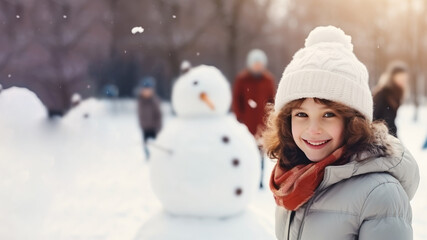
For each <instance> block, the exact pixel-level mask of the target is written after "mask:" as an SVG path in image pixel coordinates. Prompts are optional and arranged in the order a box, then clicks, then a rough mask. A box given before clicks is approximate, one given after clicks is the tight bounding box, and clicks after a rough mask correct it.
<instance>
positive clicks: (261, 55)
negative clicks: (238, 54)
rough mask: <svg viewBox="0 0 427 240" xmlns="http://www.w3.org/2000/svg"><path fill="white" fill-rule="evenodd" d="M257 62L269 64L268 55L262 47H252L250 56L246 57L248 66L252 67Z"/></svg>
mask: <svg viewBox="0 0 427 240" xmlns="http://www.w3.org/2000/svg"><path fill="white" fill-rule="evenodd" d="M257 62H259V63H262V64H263V65H264V66H267V55H266V54H265V52H264V51H262V50H260V49H252V50H251V51H250V52H249V53H248V57H247V58H246V66H247V67H249V68H250V67H251V66H252V65H254V64H255V63H257Z"/></svg>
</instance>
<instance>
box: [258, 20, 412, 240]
mask: <svg viewBox="0 0 427 240" xmlns="http://www.w3.org/2000/svg"><path fill="white" fill-rule="evenodd" d="M372 112H373V103H372V96H371V92H370V90H369V86H368V72H367V70H366V67H365V66H364V65H363V64H362V63H361V62H359V60H358V59H357V58H356V56H355V55H354V54H353V45H352V44H351V38H350V37H349V36H347V35H345V33H344V32H343V31H342V30H341V29H338V28H335V27H332V26H328V27H318V28H316V29H314V30H313V31H312V32H311V33H310V34H309V36H308V38H307V39H306V42H305V48H303V49H301V50H300V51H298V52H297V53H296V54H295V56H294V57H293V60H292V61H291V63H290V64H289V65H288V66H287V67H286V69H285V71H284V73H283V77H282V79H281V82H280V84H279V87H278V91H277V94H276V99H275V106H274V112H272V113H271V114H270V116H269V121H268V129H267V131H266V132H265V133H264V147H265V149H266V152H267V154H268V155H269V156H270V158H272V159H277V160H278V161H277V164H276V166H275V167H274V169H273V172H272V175H271V180H270V189H271V190H272V192H273V195H274V198H275V201H276V203H277V205H278V206H277V208H276V236H277V238H278V239H290V240H347V239H353V240H354V239H359V240H367V239H375V240H382V239H384V240H385V239H387V240H390V239H391V240H394V239H395V240H398V239H399V240H402V239H412V227H411V219H412V212H411V206H410V204H409V201H410V199H412V197H413V196H414V194H415V191H416V189H417V187H418V182H419V171H418V166H417V164H416V162H415V160H414V159H413V157H412V156H411V154H410V153H409V152H408V151H407V150H406V149H405V148H404V147H403V146H402V145H401V144H400V142H399V140H397V139H396V138H394V137H393V136H391V135H389V134H388V132H387V127H386V126H385V125H384V124H383V123H372Z"/></svg>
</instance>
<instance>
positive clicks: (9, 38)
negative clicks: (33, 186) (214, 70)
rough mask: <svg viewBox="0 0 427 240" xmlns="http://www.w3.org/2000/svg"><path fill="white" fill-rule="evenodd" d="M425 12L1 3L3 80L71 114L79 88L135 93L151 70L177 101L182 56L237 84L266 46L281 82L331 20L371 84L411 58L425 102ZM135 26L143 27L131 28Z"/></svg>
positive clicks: (350, 4) (310, 4) (411, 2)
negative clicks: (314, 33) (251, 55)
mask: <svg viewBox="0 0 427 240" xmlns="http://www.w3.org/2000/svg"><path fill="white" fill-rule="evenodd" d="M426 16H427V3H426V1H424V0H405V1H401V0H377V1H369V0H349V1H345V2H343V1H335V0H322V1H320V0H298V1H297V0H200V1H192V0H180V1H177V0H139V1H131V0H130V1H120V0H97V1H82V0H75V1H66V0H63V1H57V0H38V1H35V0H25V1H12V0H1V1H0V28H1V32H2V33H3V34H1V35H0V48H1V49H0V83H1V84H2V85H3V88H8V87H10V86H21V87H26V88H28V89H30V90H32V91H33V92H35V93H36V94H37V96H38V97H39V98H40V99H41V101H42V102H43V104H44V105H45V106H46V107H47V108H48V109H52V110H56V111H66V110H67V109H68V108H69V107H70V106H71V103H70V99H71V96H72V94H73V93H79V94H80V95H82V96H83V97H84V98H86V97H88V96H93V95H102V94H103V92H102V90H103V89H104V87H105V86H106V85H107V84H114V85H115V86H117V87H118V89H119V96H120V97H130V96H132V94H133V87H134V86H135V85H136V82H137V80H138V79H139V78H140V77H142V76H147V75H150V76H154V77H155V78H156V79H157V86H156V88H157V89H156V90H157V92H158V94H159V95H160V97H161V98H163V99H165V100H169V99H170V96H171V87H172V84H173V82H174V79H175V77H176V76H177V75H178V73H179V65H180V63H181V61H182V60H183V59H187V60H189V61H190V62H191V63H192V64H193V65H199V64H202V63H203V64H209V65H214V66H216V67H218V68H219V69H221V70H222V71H223V72H224V74H225V75H226V77H227V78H228V79H229V80H230V81H231V82H232V80H233V78H234V77H235V75H236V74H237V73H238V71H239V70H240V69H241V68H243V67H244V66H245V58H246V54H247V52H248V51H249V50H250V49H252V48H260V49H263V50H264V51H265V52H266V53H267V55H268V57H269V69H270V70H271V71H272V73H273V74H274V76H275V77H276V79H279V77H280V76H281V73H282V71H283V69H284V67H285V66H286V65H287V64H288V63H289V62H290V60H291V58H292V55H293V54H294V53H295V52H296V51H297V50H298V49H299V48H301V47H302V46H303V44H304V39H305V37H306V36H307V34H308V32H309V31H310V30H311V29H313V28H314V27H315V26H318V25H329V24H331V25H335V26H337V27H340V28H342V29H343V30H344V31H345V32H346V33H347V34H349V35H351V36H352V37H353V44H354V48H355V53H356V55H357V56H358V57H359V58H360V60H361V61H362V62H363V63H364V64H365V65H366V66H367V67H368V70H369V73H370V81H371V85H372V86H374V85H375V84H376V82H377V81H378V78H379V76H380V74H381V73H382V72H383V71H384V70H385V68H386V66H387V64H388V63H389V62H390V61H391V60H395V59H400V60H403V61H405V62H407V63H408V64H409V65H410V70H411V73H412V78H411V80H412V81H411V89H412V93H413V94H412V95H411V99H412V100H413V101H415V102H416V103H418V102H419V101H421V97H423V96H425V94H426V88H427V86H426V84H425V75H426V73H427V72H426V71H427V70H426V69H425V68H423V66H425V65H426V63H427V62H426V58H427V54H426V52H427V31H426V29H427V19H426ZM137 26H140V27H142V29H143V31H142V32H138V33H135V34H132V32H131V30H132V28H134V27H137ZM104 94H105V93H104Z"/></svg>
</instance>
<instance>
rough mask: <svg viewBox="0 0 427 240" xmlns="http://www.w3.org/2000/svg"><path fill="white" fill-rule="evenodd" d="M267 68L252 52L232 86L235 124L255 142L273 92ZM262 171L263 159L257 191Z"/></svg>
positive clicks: (260, 54) (257, 53) (260, 56)
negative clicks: (242, 127) (242, 128)
mask: <svg viewBox="0 0 427 240" xmlns="http://www.w3.org/2000/svg"><path fill="white" fill-rule="evenodd" d="M266 66H267V56H266V54H265V53H264V52H263V51H262V50H259V49H253V50H251V51H250V52H249V54H248V57H247V68H246V69H244V70H243V71H242V72H241V73H240V74H239V75H237V77H236V79H235V81H234V86H233V103H232V110H233V112H234V113H235V115H236V118H237V120H238V121H239V122H241V123H243V124H245V125H246V126H247V127H248V129H249V131H250V132H251V133H252V135H254V137H255V138H256V139H257V140H259V139H260V137H261V132H262V130H263V129H264V128H265V123H264V120H265V117H266V110H265V107H266V104H267V103H273V101H274V97H275V92H276V83H275V81H274V78H273V75H272V74H271V73H270V72H269V71H268V70H267V69H266ZM261 155H262V156H263V153H262V152H261ZM263 168H264V157H262V161H261V182H260V188H262V187H263V184H262V178H263Z"/></svg>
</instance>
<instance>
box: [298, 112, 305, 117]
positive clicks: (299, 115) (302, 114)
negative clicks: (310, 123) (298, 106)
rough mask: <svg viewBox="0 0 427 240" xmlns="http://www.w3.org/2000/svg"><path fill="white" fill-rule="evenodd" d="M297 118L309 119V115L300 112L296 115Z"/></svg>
mask: <svg viewBox="0 0 427 240" xmlns="http://www.w3.org/2000/svg"><path fill="white" fill-rule="evenodd" d="M295 116H296V117H308V115H307V114H305V113H303V112H299V113H297V114H295Z"/></svg>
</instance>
